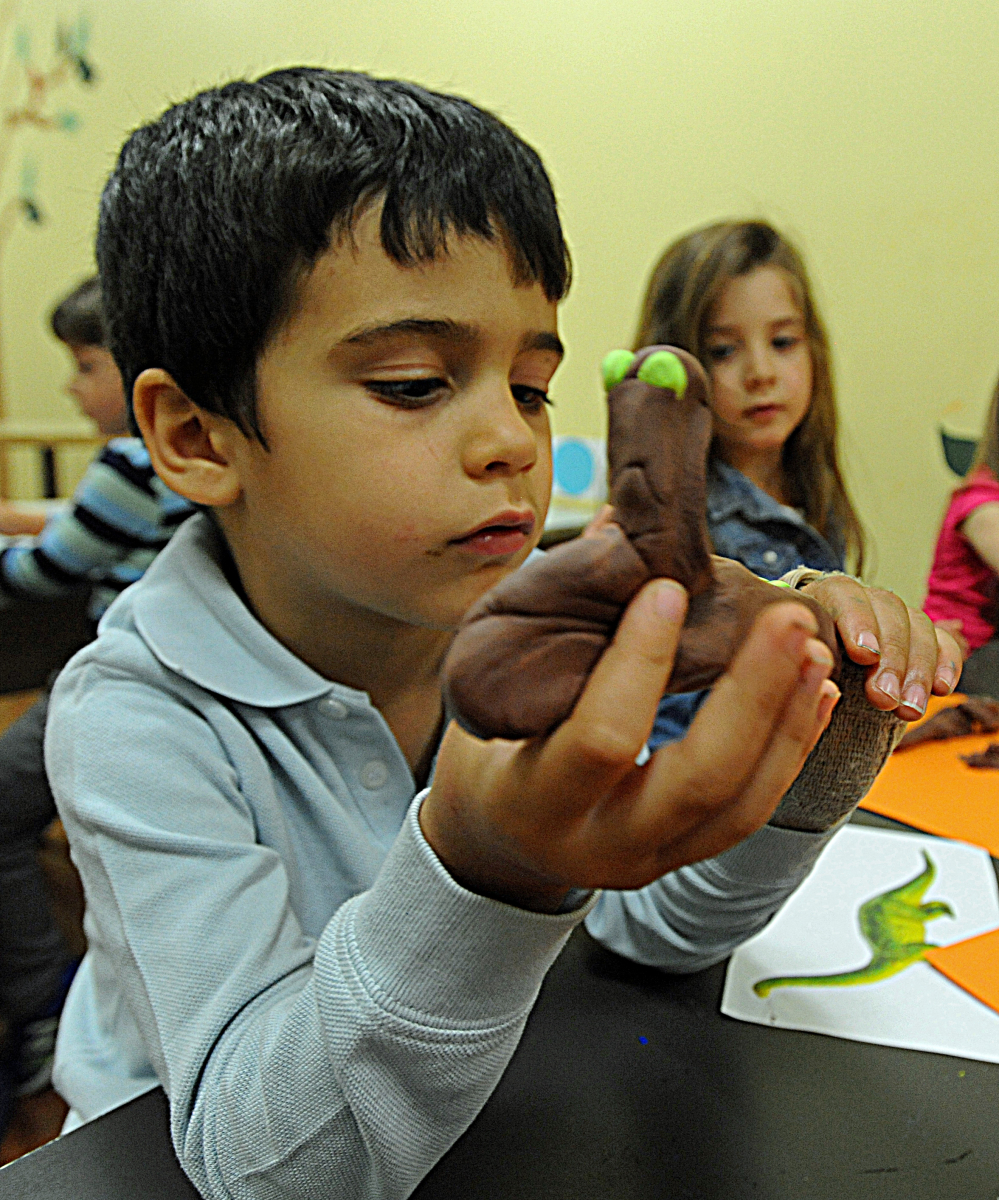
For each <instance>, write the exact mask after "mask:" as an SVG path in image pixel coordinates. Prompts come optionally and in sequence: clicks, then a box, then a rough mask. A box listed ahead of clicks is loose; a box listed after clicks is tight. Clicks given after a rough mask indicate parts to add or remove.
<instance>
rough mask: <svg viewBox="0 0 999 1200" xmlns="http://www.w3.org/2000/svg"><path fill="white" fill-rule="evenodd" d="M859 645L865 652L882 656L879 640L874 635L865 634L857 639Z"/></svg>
mask: <svg viewBox="0 0 999 1200" xmlns="http://www.w3.org/2000/svg"><path fill="white" fill-rule="evenodd" d="M857 645H858V646H863V647H864V649H865V650H870V652H871V653H872V654H880V653H881V647H880V646H879V645H878V639H877V638H876V637H875V636H874V634H873V633H868V632H866V631H865V632H864V633H862V634H861V635H860V637H859V638H857Z"/></svg>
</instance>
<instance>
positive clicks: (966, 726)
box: [895, 696, 999, 766]
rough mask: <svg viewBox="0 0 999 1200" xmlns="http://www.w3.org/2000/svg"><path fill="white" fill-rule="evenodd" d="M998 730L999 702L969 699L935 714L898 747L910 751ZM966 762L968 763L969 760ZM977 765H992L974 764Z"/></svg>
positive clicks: (912, 731) (904, 736)
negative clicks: (916, 747)
mask: <svg viewBox="0 0 999 1200" xmlns="http://www.w3.org/2000/svg"><path fill="white" fill-rule="evenodd" d="M997 730H999V700H993V699H992V697H991V696H968V697H966V698H965V699H964V700H962V701H961V703H960V704H952V705H950V706H949V707H948V708H942V709H940V711H939V712H936V713H934V714H933V716H932V717H930V718H929V719H928V720H926V721H923V722H922V724H920V725H917V726H916V727H915V728H914V729H908V730H906V732H905V733H904V734H903V735H902V739H901V741H900V742H899V743H898V745H897V746H896V747H895V753H896V754H897V753H898V751H899V750H909V749H911V748H912V747H913V746H918V745H920V744H921V743H922V742H938V741H944V740H945V739H947V738H952V737H965V736H967V735H968V734H969V733H995V732H996V731H997ZM966 761H967V760H966ZM972 765H974V766H987V765H991V764H986V763H974V764H972Z"/></svg>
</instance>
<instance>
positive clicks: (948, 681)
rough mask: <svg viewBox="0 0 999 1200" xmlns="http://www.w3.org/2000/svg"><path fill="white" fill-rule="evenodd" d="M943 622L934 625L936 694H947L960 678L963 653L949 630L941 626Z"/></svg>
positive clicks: (934, 681)
mask: <svg viewBox="0 0 999 1200" xmlns="http://www.w3.org/2000/svg"><path fill="white" fill-rule="evenodd" d="M943 624H944V623H943V622H942V621H941V622H938V624H937V625H936V638H937V668H936V671H935V672H934V674H933V690H934V692H936V694H937V695H938V696H949V695H950V694H951V692H952V691H953V690H954V688H956V687H957V681H958V680H959V679H960V678H961V667H962V666H963V663H964V655H963V654H962V652H961V646H960V643H959V642H958V641H957V639H956V638H955V637H953V636H952V634H951V631H950V630H948V629H944V628H941V626H942V625H943ZM957 632H960V630H958V631H957Z"/></svg>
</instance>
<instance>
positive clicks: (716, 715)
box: [678, 604, 832, 795]
mask: <svg viewBox="0 0 999 1200" xmlns="http://www.w3.org/2000/svg"><path fill="white" fill-rule="evenodd" d="M815 631H816V623H815V618H814V617H813V616H812V614H811V613H810V612H809V611H808V610H807V609H805V608H803V607H802V606H800V605H797V604H779V605H773V606H771V607H769V608H766V609H764V610H763V612H762V613H761V615H760V617H759V618H758V619H757V621H756V623H755V625H754V626H753V629H752V630H751V632H750V634H749V637H748V638H747V639H746V641H745V643H744V644H743V646H742V648H741V649H740V651H739V653H738V654H737V655H736V657H735V659H734V660H733V662H732V664H731V665H730V667H729V669H728V671H726V673H725V674H724V675H723V676H722V677H721V678H720V679H719V680H718V681H717V683H716V684H715V686H714V688H713V689H712V692H711V695H710V696H709V697H708V699H707V700H706V701H705V703H704V705H703V706H702V707H701V710H700V712H699V713H698V715H697V717H696V718H695V719H694V722H693V724H692V725H691V727H690V730H689V732H688V733H687V736H686V738H684V740H683V742H682V743H678V746H683V747H684V750H685V753H687V754H689V755H691V756H692V759H691V763H692V765H693V764H696V766H695V767H694V769H695V770H696V774H697V778H698V780H699V781H700V783H701V785H702V786H703V785H704V784H708V785H709V786H710V788H711V790H712V791H715V792H724V791H726V790H728V791H729V794H731V795H736V794H738V793H739V792H741V791H742V788H743V787H744V785H745V784H746V783H747V782H748V780H749V779H750V777H751V776H752V775H753V773H754V771H755V770H756V765H757V762H758V760H759V758H760V756H761V755H762V754H763V752H764V750H765V748H766V746H767V744H768V743H769V741H770V738H771V735H772V734H773V731H774V728H775V726H776V725H777V723H778V722H779V721H781V720H782V719H783V718H784V710H785V708H786V706H787V704H788V702H789V700H790V699H791V697H792V696H793V695H794V692H795V689H796V688H797V687H798V681H799V677H800V676H801V672H802V670H803V669H804V668H805V666H806V664H808V663H812V665H814V666H816V668H817V669H818V671H819V673H820V675H821V678H823V679H824V678H827V677H828V675H829V672H830V671H831V669H832V655H831V654H830V653H829V650H828V648H827V647H826V646H825V645H824V644H823V643H822V642H820V641H818V640H817V639H816V638H815V637H814V633H815ZM817 686H818V684H816V687H817Z"/></svg>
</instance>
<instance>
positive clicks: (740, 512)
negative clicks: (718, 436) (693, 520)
mask: <svg viewBox="0 0 999 1200" xmlns="http://www.w3.org/2000/svg"><path fill="white" fill-rule="evenodd" d="M707 508H708V532H709V533H710V534H711V541H712V542H713V543H714V547H715V553H717V554H721V555H722V556H723V557H725V558H734V559H736V560H737V561H738V562H741V563H742V564H743V565H744V566H747V567H748V568H749V569H750V570H751V571H752V572H753V573H754V574H755V575H760V576H762V577H763V578H764V579H780V577H781V576H782V575H784V574H786V573H787V572H788V571H792V570H794V568H795V567H813V568H814V569H815V570H817V571H842V570H843V562H844V547H843V545H842V544H841V541H840V539H839V538H835V539H834V540H833V541H827V540H826V538H824V537H823V536H822V535H821V534H820V533H818V532H816V530H814V529H813V528H812V527H811V525H809V524H808V522H807V521H806V520H805V518H804V517H803V516H801V514H800V513H798V512H797V511H796V510H795V509H793V508H788V507H787V505H785V504H780V503H778V501H776V500H774V498H773V497H772V496H768V495H767V493H766V492H764V491H762V490H761V489H760V488H758V487H757V486H756V484H755V483H751V482H750V481H749V480H748V479H747V478H746V476H745V475H743V474H742V473H741V472H740V471H737V470H736V469H735V468H734V467H730V466H728V464H727V463H723V462H721V461H720V460H718V459H712V460H711V463H710V464H709V467H708V503H707ZM707 694H708V693H707V692H706V691H703V692H682V693H679V694H677V695H675V696H664V697H663V698H662V700H661V701H660V704H659V711H658V712H657V714H656V722H655V725H654V726H653V728H652V735H651V737H650V738H649V747H650V749H653V750H654V749H655V748H656V747H657V746H660V745H662V744H663V743H664V742H672V741H676V739H677V738H681V737H683V735H684V734H685V733H686V732H687V726H688V725H689V724H690V722H691V721H692V720H693V719H694V715H695V714H696V712H697V710H698V709H699V708H700V706H701V704H702V703H703V702H704V699H705V697H706V696H707Z"/></svg>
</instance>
